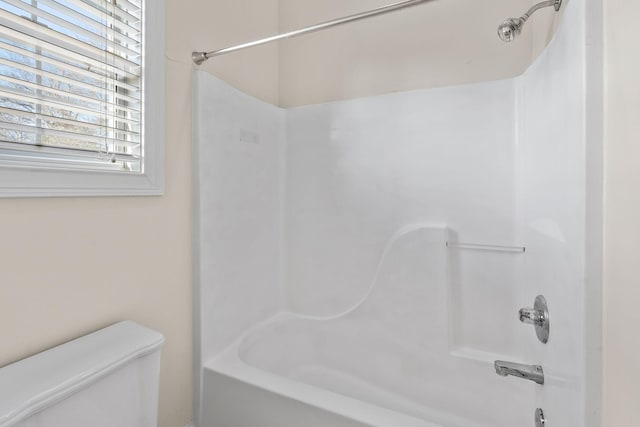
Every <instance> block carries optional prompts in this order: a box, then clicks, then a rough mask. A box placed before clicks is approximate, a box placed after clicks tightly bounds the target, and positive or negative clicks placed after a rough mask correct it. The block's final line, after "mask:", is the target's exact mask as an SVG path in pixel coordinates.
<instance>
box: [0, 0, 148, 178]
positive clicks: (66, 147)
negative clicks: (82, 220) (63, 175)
mask: <svg viewBox="0 0 640 427" xmlns="http://www.w3.org/2000/svg"><path fill="white" fill-rule="evenodd" d="M142 3H143V0H0V159H2V160H3V161H5V162H9V163H11V162H15V163H16V164H20V165H34V166H42V167H58V168H80V169H97V170H112V171H121V172H133V173H139V172H143V164H142V158H143V144H142V142H143V141H142V129H143V126H142V120H143V111H142V109H143V103H142V99H143V96H142V87H143V85H142V83H143V82H142V65H143V64H142V59H143V58H142V56H143V55H142V52H143V51H142V41H143V34H142V29H143V23H142V16H143V13H142V12H143V11H142V8H143V4H142Z"/></svg>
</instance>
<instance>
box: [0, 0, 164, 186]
mask: <svg viewBox="0 0 640 427" xmlns="http://www.w3.org/2000/svg"><path fill="white" fill-rule="evenodd" d="M144 14H145V16H144V30H143V48H144V64H143V69H142V72H143V80H142V81H143V92H142V93H143V97H144V104H143V105H144V107H143V108H144V122H143V130H142V132H143V133H142V135H143V143H144V154H143V156H144V157H143V159H142V162H143V165H144V172H142V173H113V172H108V171H95V170H71V169H57V168H55V169H54V168H51V169H49V168H46V167H42V166H36V165H29V164H28V163H24V164H21V165H15V164H9V163H7V162H3V161H2V160H0V197H83V196H85V197H90V196H96V197H100V196H160V195H162V194H164V146H165V143H164V142H165V60H164V57H165V0H147V1H146V4H145V8H144ZM36 160H37V159H36Z"/></svg>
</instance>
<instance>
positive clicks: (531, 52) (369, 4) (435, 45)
mask: <svg viewBox="0 0 640 427" xmlns="http://www.w3.org/2000/svg"><path fill="white" fill-rule="evenodd" d="M388 3H389V1H388V0H350V1H344V0H323V1H317V0H281V1H280V29H281V30H282V31H286V30H291V29H295V28H300V27H304V26H306V25H309V24H313V23H317V22H320V21H324V20H328V19H332V18H336V17H340V16H345V15H348V14H352V13H357V12H360V11H364V10H368V9H370V8H373V7H378V6H382V5H386V4H388ZM532 4H533V2H531V1H528V0H509V1H502V0H495V1H467V0H447V1H437V2H434V3H428V4H423V5H419V6H416V7H413V8H410V9H406V10H402V11H398V12H394V13H392V14H390V15H386V16H384V17H378V18H373V19H370V20H367V21H362V22H358V23H353V24H350V25H348V26H344V27H338V28H334V29H331V30H328V31H326V32H321V33H315V34H312V35H309V36H305V37H303V38H298V39H292V40H288V41H285V42H282V44H281V47H280V50H281V55H280V104H281V105H282V106H285V107H291V106H298V105H305V104H314V103H320V102H327V101H334V100H340V99H350V98H355V97H362V96H372V95H379V94H383V93H390V92H398V91H405V90H414V89H425V88H432V87H438V86H448V85H457V84H463V83H471V82H477V81H486V80H498V79H502V78H508V77H513V76H516V75H519V74H521V73H522V72H523V71H524V70H525V69H526V67H527V66H528V65H529V64H530V63H531V60H532V58H534V57H536V56H537V55H538V54H539V53H540V52H541V51H542V50H543V49H544V47H545V46H546V44H547V43H548V41H549V40H550V38H551V36H552V35H553V33H554V30H555V25H556V23H557V21H558V18H559V17H558V14H556V13H555V11H553V8H547V9H544V10H541V11H539V12H537V13H536V16H535V19H532V20H531V22H530V23H528V24H527V28H526V31H524V32H523V34H522V36H521V37H520V38H519V39H518V40H516V41H515V42H513V43H510V44H505V43H503V42H502V41H500V39H499V38H498V36H497V34H496V29H497V27H498V24H500V23H501V22H502V21H503V20H504V19H506V18H508V17H511V16H520V15H521V14H522V13H524V12H525V11H526V10H527V9H528V8H529V7H530V6H531V5H532ZM534 34H535V36H534Z"/></svg>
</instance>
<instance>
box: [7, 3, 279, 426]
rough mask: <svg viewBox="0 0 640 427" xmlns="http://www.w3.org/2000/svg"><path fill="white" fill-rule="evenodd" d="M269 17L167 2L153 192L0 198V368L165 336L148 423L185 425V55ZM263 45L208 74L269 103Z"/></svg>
mask: <svg viewBox="0 0 640 427" xmlns="http://www.w3.org/2000/svg"><path fill="white" fill-rule="evenodd" d="M277 10H278V8H277V0H269V1H262V0H261V1H259V2H256V1H254V0H243V1H239V0H234V1H233V2H230V1H225V0H216V1H209V0H190V1H180V0H167V56H168V59H167V62H166V67H167V120H166V129H167V144H166V159H167V160H166V168H165V173H166V176H165V177H166V191H165V195H164V196H162V197H149V198H143V197H133V198H97V199H90V198H77V199H29V200H19V199H4V200H0V235H1V236H2V239H1V241H2V244H1V245H0V271H2V285H1V286H0V301H2V305H1V306H0V337H1V339H2V345H0V366H2V365H5V364H8V363H11V362H13V361H16V360H18V359H20V358H23V357H25V356H28V355H31V354H33V353H36V352H39V351H41V350H44V349H46V348H48V347H51V346H53V345H57V344H59V343H61V342H64V341H67V340H69V339H72V338H75V337H78V336H80V335H83V334H85V333H87V332H90V331H93V330H95V329H98V328H101V327H103V326H106V325H109V324H111V323H114V322H117V321H120V320H123V319H133V320H135V321H138V322H140V323H142V324H145V325H147V326H150V327H152V328H154V329H157V330H158V331H160V332H162V333H163V334H164V335H165V337H166V344H165V347H164V350H163V353H162V372H161V391H160V426H161V427H183V426H185V425H186V424H187V423H188V422H189V421H190V420H191V415H192V388H193V387H192V363H191V361H192V301H191V295H192V292H191V261H192V260H191V215H192V210H191V173H192V171H191V102H192V99H191V70H192V65H191V62H190V52H191V51H192V50H193V49H194V48H196V47H198V48H215V47H217V46H219V45H225V44H227V43H235V42H237V41H242V40H244V39H246V38H253V37H259V36H262V35H264V34H270V33H272V32H274V31H276V30H277V21H276V19H277ZM274 49H277V48H276V47H270V48H266V49H259V50H257V51H254V52H251V53H246V54H244V55H242V54H241V55H237V56H236V57H234V58H228V59H225V60H222V61H217V62H216V63H215V64H211V66H212V68H211V69H212V71H215V72H216V73H218V74H219V75H220V76H222V77H224V78H226V79H228V80H229V81H230V82H232V83H234V84H236V85H237V86H239V87H242V88H243V89H245V90H247V91H250V92H252V93H254V94H256V95H257V96H260V97H262V98H264V99H266V100H269V101H271V102H274V103H275V102H277V96H278V95H277V58H276V56H275V51H274ZM158 125H160V126H161V125H162V124H160V123H159V124H158Z"/></svg>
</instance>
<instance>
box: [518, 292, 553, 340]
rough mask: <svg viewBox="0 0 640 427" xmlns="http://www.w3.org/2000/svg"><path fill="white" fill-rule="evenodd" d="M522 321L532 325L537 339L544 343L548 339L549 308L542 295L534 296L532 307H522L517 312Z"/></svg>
mask: <svg viewBox="0 0 640 427" xmlns="http://www.w3.org/2000/svg"><path fill="white" fill-rule="evenodd" d="M518 317H519V319H520V321H521V322H522V323H525V324H527V325H533V326H534V328H535V330H536V335H537V336H538V339H539V340H540V341H541V342H542V343H543V344H546V343H547V342H548V341H549V309H548V307H547V301H546V300H545V298H544V297H543V296H542V295H538V296H537V297H536V300H535V303H534V304H533V308H523V309H520V311H519V312H518Z"/></svg>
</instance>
